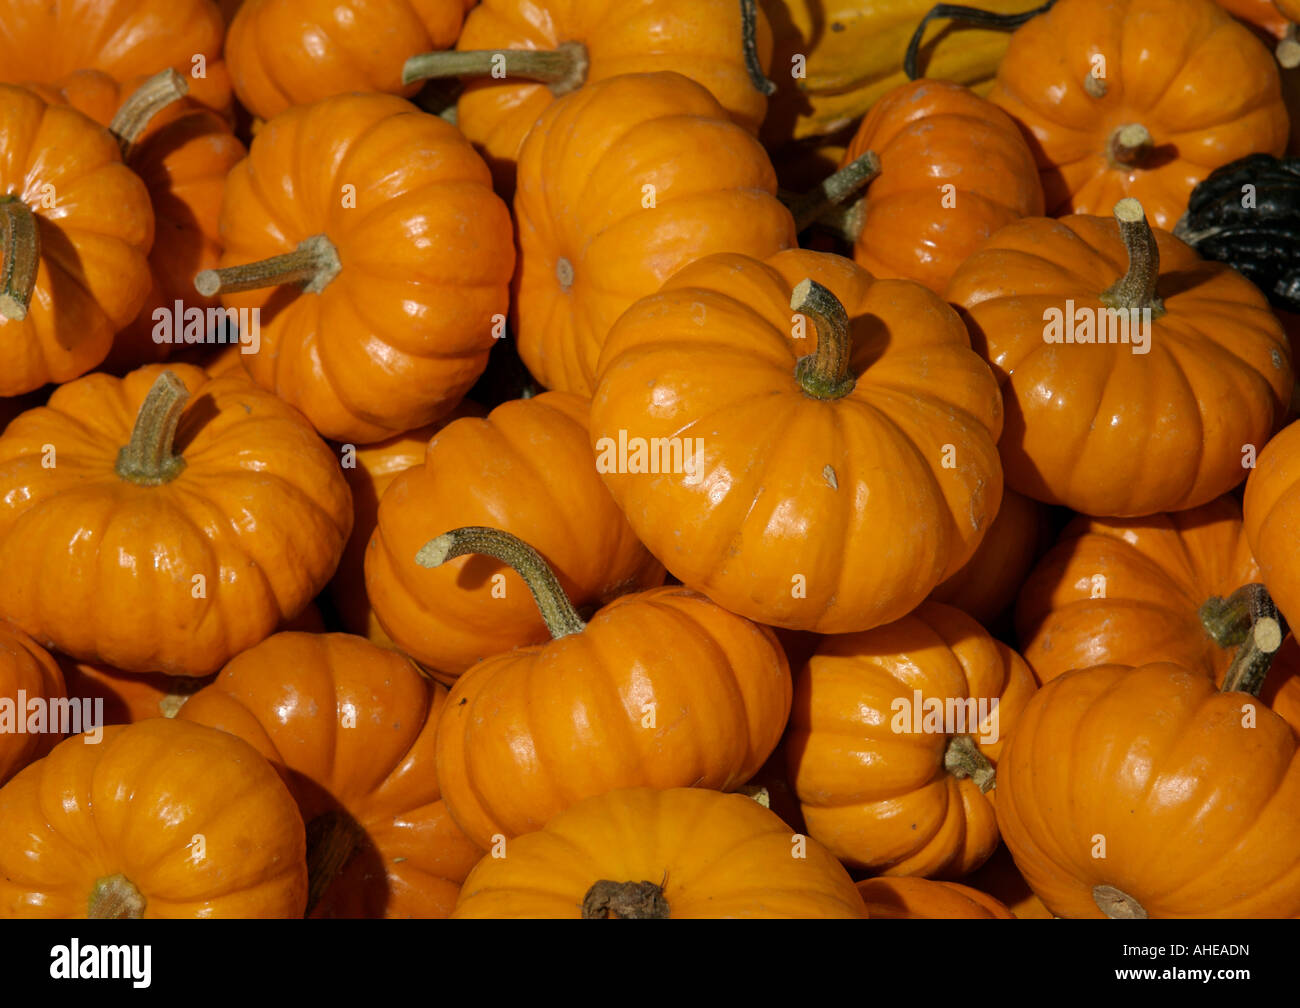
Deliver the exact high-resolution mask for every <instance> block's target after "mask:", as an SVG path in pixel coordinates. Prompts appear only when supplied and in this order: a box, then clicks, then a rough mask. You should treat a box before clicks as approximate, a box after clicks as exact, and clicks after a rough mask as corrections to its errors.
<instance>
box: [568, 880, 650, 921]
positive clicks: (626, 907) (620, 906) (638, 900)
mask: <svg viewBox="0 0 1300 1008" xmlns="http://www.w3.org/2000/svg"><path fill="white" fill-rule="evenodd" d="M671 916H672V912H671V910H670V909H669V906H668V901H667V900H666V899H664V891H663V888H662V887H661V886H658V885H656V884H655V883H654V882H611V881H609V880H608V879H601V880H600V881H599V882H594V883H592V886H591V888H590V889H588V890H587V895H586V896H584V897H583V898H582V919H583V920H668V919H669V918H670V917H671Z"/></svg>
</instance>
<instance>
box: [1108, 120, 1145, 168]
mask: <svg viewBox="0 0 1300 1008" xmlns="http://www.w3.org/2000/svg"><path fill="white" fill-rule="evenodd" d="M1154 146H1155V141H1154V140H1153V139H1152V138H1151V131H1150V130H1148V129H1147V128H1146V127H1145V126H1143V125H1142V124H1141V123H1128V124H1126V125H1124V126H1119V127H1116V129H1115V131H1114V132H1113V133H1111V135H1110V143H1109V144H1108V145H1107V148H1106V149H1107V152H1108V153H1109V154H1110V159H1111V160H1112V161H1114V162H1115V164H1117V165H1122V166H1123V167H1125V168H1141V167H1142V163H1143V162H1144V161H1146V159H1147V157H1148V156H1150V154H1151V150H1152V148H1153V147H1154Z"/></svg>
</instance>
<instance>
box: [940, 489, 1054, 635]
mask: <svg viewBox="0 0 1300 1008" xmlns="http://www.w3.org/2000/svg"><path fill="white" fill-rule="evenodd" d="M1050 532H1051V530H1050V529H1049V527H1048V521H1047V509H1046V508H1045V507H1044V506H1043V505H1042V504H1039V503H1038V501H1035V500H1030V499H1029V498H1028V497H1025V496H1023V495H1021V494H1018V493H1016V492H1015V491H1014V490H1009V489H1003V491H1002V505H1001V507H999V508H998V513H997V515H995V516H994V518H993V523H992V524H991V525H989V530H988V532H987V533H985V535H984V538H983V539H981V540H980V544H979V546H978V547H977V548H976V550H975V552H974V554H973V555H972V556H971V558H970V559H969V560H967V561H966V563H965V565H964V566H963V567H962V568H961V570H959V571H957V572H956V573H954V574H953V575H952V576H951V577H949V578H947V579H946V580H945V581H944V582H943V583H942V584H940V585H939V586H938V587H937V588H935V589H934V591H932V592H930V596H929V597H930V601H932V602H943V603H944V604H945V605H950V606H954V607H956V608H957V609H960V610H961V611H962V612H964V613H967V614H969V615H971V616H973V617H975V620H976V621H977V622H979V623H983V624H985V625H986V626H987V625H988V624H989V623H991V622H993V620H995V619H996V618H997V617H998V616H999V615H1001V614H1002V612H1003V611H1004V610H1005V609H1006V608H1007V606H1009V605H1010V604H1011V603H1012V602H1013V601H1015V598H1016V593H1017V592H1018V591H1019V590H1020V586H1021V585H1022V584H1024V581H1025V577H1026V576H1027V575H1028V574H1029V571H1030V569H1031V568H1032V567H1033V566H1034V561H1035V560H1037V559H1038V557H1039V555H1040V554H1041V553H1042V552H1043V551H1044V550H1045V549H1046V548H1047V546H1048V545H1049V544H1050Z"/></svg>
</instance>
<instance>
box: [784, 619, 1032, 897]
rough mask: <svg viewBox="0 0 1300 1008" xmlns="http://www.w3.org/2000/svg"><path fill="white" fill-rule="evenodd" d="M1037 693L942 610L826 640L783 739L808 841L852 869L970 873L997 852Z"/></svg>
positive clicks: (1016, 664)
mask: <svg viewBox="0 0 1300 1008" xmlns="http://www.w3.org/2000/svg"><path fill="white" fill-rule="evenodd" d="M1033 691H1034V679H1033V676H1032V674H1031V673H1030V671H1029V667H1028V666H1027V665H1025V663H1024V662H1023V661H1021V659H1020V656H1019V655H1017V654H1016V653H1015V652H1014V651H1012V650H1011V649H1010V648H1009V647H1007V646H1006V645H1005V644H1003V643H1001V642H1000V641H997V640H994V639H993V638H992V637H990V636H989V635H988V633H987V632H986V631H985V630H984V629H983V628H982V627H980V626H979V624H977V623H976V622H975V621H974V620H972V619H971V618H970V617H969V616H967V615H966V614H965V613H963V612H961V611H959V610H957V609H952V608H950V607H948V606H944V605H940V604H938V603H935V602H927V603H924V604H923V605H921V606H920V607H919V608H918V609H917V610H916V611H915V612H913V613H912V614H911V615H909V616H906V617H904V618H903V619H901V620H898V621H896V622H894V623H890V624H889V625H887V626H882V627H877V628H876V629H874V630H868V631H866V632H865V633H856V634H841V635H838V636H834V637H828V638H826V639H825V640H824V641H823V642H822V644H821V646H820V647H819V648H818V649H817V652H816V653H815V654H814V655H813V657H812V658H811V659H810V660H809V662H808V664H807V665H806V666H805V667H804V668H803V669H801V670H800V671H799V673H798V674H797V675H796V676H795V686H794V704H793V708H792V711H791V715H790V726H789V729H788V731H787V733H786V739H785V750H786V757H787V759H788V761H789V771H790V781H791V783H792V784H793V785H794V789H795V794H797V795H798V797H799V802H800V805H801V807H802V811H803V816H804V821H805V822H806V823H807V824H808V834H809V835H810V836H813V837H816V838H817V839H818V840H820V841H821V842H822V843H824V844H825V845H826V846H827V848H828V849H829V850H830V851H831V852H832V853H833V854H834V855H835V856H836V857H838V858H839V859H840V860H841V861H843V862H844V863H845V864H847V865H848V866H850V867H852V868H861V869H865V870H867V871H871V872H876V873H879V874H882V875H923V876H926V877H941V878H960V877H962V876H963V875H968V874H970V873H971V872H972V871H974V870H975V869H976V868H978V867H979V866H980V865H981V864H983V863H984V862H985V861H987V860H988V858H989V856H990V855H991V854H992V853H993V850H994V849H995V848H996V847H997V844H998V831H997V825H996V822H995V818H994V797H995V792H994V791H993V788H994V786H995V784H997V783H998V779H997V774H998V773H999V767H1000V754H1001V752H1002V750H1003V747H1004V743H1005V739H1006V737H1007V735H1008V734H1010V733H1012V732H1014V731H1015V730H1016V724H1017V722H1018V720H1019V718H1020V714H1021V711H1022V710H1023V708H1024V706H1025V704H1026V703H1027V702H1028V700H1029V698H1030V696H1031V695H1032V694H1033Z"/></svg>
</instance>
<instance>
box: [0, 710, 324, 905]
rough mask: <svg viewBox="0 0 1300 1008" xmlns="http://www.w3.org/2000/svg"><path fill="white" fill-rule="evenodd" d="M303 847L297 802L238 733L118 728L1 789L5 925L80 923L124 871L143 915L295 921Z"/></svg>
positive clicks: (0, 883) (183, 727) (161, 721)
mask: <svg viewBox="0 0 1300 1008" xmlns="http://www.w3.org/2000/svg"><path fill="white" fill-rule="evenodd" d="M196 837H201V838H202V850H201V851H200V850H199V848H198V847H197V846H196V841H195V838H196ZM304 852H305V839H304V831H303V825H302V820H301V819H300V818H299V817H298V810H297V808H296V807H295V806H294V803H293V799H292V798H290V797H289V792H288V791H287V790H286V789H285V786H284V784H283V783H281V781H280V778H279V777H278V776H277V775H276V773H275V771H274V770H273V769H272V768H271V765H270V764H269V763H267V762H266V760H264V759H263V758H262V757H261V756H260V755H258V753H257V752H256V751H255V750H254V749H253V747H252V746H250V745H249V744H248V743H247V742H245V741H244V740H243V739H238V738H235V737H234V736H233V735H227V734H226V733H225V732H220V731H215V730H213V729H211V728H206V727H204V726H202V725H196V724H191V723H188V722H183V721H176V720H173V719H171V718H152V719H150V720H148V721H142V722H140V723H139V724H135V725H130V726H123V725H111V726H109V727H107V728H105V729H104V734H103V738H102V739H101V741H100V742H99V743H98V744H96V745H88V744H86V743H85V742H84V740H83V737H82V736H75V737H73V738H70V739H67V740H66V741H64V742H62V743H60V744H59V745H58V746H56V747H55V749H54V751H53V752H51V753H50V755H49V756H47V757H45V759H43V760H40V761H39V762H36V763H33V764H32V765H31V766H29V767H28V768H27V769H26V770H24V771H23V772H22V773H20V774H19V775H18V776H17V777H15V778H14V779H13V780H11V781H10V782H9V783H8V784H6V785H5V786H4V788H3V789H0V918H6V917H46V918H55V917H58V918H64V919H68V918H72V919H79V918H85V917H86V916H87V913H88V906H87V904H88V898H89V896H90V894H91V890H92V887H93V886H94V884H95V882H96V880H97V879H100V878H103V877H105V876H111V875H114V874H118V873H120V874H122V875H125V876H126V878H127V879H128V880H130V882H131V883H132V884H133V885H134V886H135V887H136V888H137V889H138V890H139V891H140V894H141V895H142V896H144V898H145V901H146V905H145V909H144V917H146V918H186V917H216V918H249V917H276V918H285V917H301V916H302V912H303V909H304V907H305V906H306V904H307V865H306V861H305V860H304ZM200 853H201V854H202V856H199V855H200Z"/></svg>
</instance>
